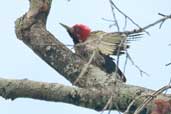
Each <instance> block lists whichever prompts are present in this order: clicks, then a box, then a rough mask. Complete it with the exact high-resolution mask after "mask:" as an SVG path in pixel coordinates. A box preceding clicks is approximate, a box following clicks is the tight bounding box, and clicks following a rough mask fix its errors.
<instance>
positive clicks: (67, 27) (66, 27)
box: [59, 23, 71, 30]
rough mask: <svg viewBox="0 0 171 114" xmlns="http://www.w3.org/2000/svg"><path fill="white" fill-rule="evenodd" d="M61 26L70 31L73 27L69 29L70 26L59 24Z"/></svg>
mask: <svg viewBox="0 0 171 114" xmlns="http://www.w3.org/2000/svg"><path fill="white" fill-rule="evenodd" d="M59 24H60V25H61V26H63V27H64V28H65V29H66V30H70V29H71V27H69V26H68V25H65V24H63V23H59Z"/></svg>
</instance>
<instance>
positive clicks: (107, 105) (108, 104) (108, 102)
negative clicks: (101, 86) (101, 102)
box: [101, 96, 113, 114]
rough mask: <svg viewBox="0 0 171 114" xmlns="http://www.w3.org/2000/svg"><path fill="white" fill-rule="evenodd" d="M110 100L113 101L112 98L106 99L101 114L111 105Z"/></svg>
mask: <svg viewBox="0 0 171 114" xmlns="http://www.w3.org/2000/svg"><path fill="white" fill-rule="evenodd" d="M112 99H113V97H112V96H111V97H110V98H109V99H108V101H107V103H106V105H105V106H104V108H103V110H102V113H103V112H104V111H105V110H106V109H107V108H108V107H109V106H110V105H111V102H112ZM102 113H101V114H102Z"/></svg>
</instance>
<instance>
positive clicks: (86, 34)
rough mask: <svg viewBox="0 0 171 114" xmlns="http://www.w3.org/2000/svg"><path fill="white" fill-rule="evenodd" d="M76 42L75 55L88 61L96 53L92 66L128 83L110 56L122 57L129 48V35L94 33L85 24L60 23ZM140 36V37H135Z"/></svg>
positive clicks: (121, 33) (122, 33)
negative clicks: (71, 25) (113, 74)
mask: <svg viewBox="0 0 171 114" xmlns="http://www.w3.org/2000/svg"><path fill="white" fill-rule="evenodd" d="M60 25H62V26H63V27H64V28H65V29H66V30H67V32H68V33H69V35H70V37H71V38H72V40H73V42H74V49H75V53H76V54H77V55H79V56H80V57H81V58H82V59H84V60H86V61H88V60H89V59H90V57H91V55H92V53H93V51H96V53H95V56H94V58H93V60H92V64H93V65H95V66H97V67H99V68H100V69H101V70H103V71H105V72H106V73H108V74H111V73H115V72H116V73H117V75H116V76H117V77H116V78H117V79H119V80H121V81H123V82H126V77H125V75H124V74H123V73H122V71H121V70H120V69H119V68H118V67H117V65H116V64H115V62H114V59H113V58H112V57H110V55H121V54H123V53H124V51H125V50H126V49H127V48H129V45H128V41H129V40H128V39H127V37H128V35H127V34H125V33H124V32H113V33H106V32H103V31H92V32H91V29H90V28H89V27H88V26H86V25H83V24H76V25H74V26H73V27H69V26H67V25H65V24H62V23H60ZM134 36H138V35H134Z"/></svg>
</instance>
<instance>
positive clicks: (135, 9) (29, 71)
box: [0, 0, 171, 114]
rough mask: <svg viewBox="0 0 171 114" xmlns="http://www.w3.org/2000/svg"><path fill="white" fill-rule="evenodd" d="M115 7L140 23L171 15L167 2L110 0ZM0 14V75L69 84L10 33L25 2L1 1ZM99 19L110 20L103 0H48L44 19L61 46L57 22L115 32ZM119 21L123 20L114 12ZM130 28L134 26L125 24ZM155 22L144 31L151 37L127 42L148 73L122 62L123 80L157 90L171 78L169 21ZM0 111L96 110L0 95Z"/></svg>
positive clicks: (63, 37) (55, 113)
mask: <svg viewBox="0 0 171 114" xmlns="http://www.w3.org/2000/svg"><path fill="white" fill-rule="evenodd" d="M115 1H116V2H117V5H118V7H119V8H120V9H121V10H122V11H123V12H125V13H126V14H127V15H128V16H130V17H131V18H132V19H134V21H136V22H137V23H138V24H139V25H140V26H142V27H143V26H145V25H147V24H150V23H152V22H154V21H155V20H157V19H159V18H161V17H160V16H158V15H157V14H158V13H159V12H160V13H164V14H168V15H169V14H170V13H171V6H170V4H171V1H170V0H127V1H126V0H115ZM1 4H2V5H1V7H0V12H1V18H0V20H1V21H0V25H1V27H0V32H1V38H0V52H1V56H0V77H2V78H9V79H24V78H27V79H30V80H35V81H44V82H54V83H55V82H56V83H61V84H65V85H71V84H70V83H69V82H68V81H67V80H65V79H64V78H63V77H62V76H60V75H59V74H58V73H57V72H56V71H54V70H53V69H52V68H51V67H50V66H49V65H47V64H46V63H45V62H44V61H42V60H41V59H40V58H39V57H38V56H37V55H35V54H34V53H33V52H32V50H30V49H29V48H28V47H27V46H25V44H24V43H22V42H21V41H19V40H18V39H17V38H16V36H15V32H14V21H15V20H16V18H18V17H20V16H21V15H23V14H24V13H25V12H26V11H27V10H28V6H29V4H28V1H26V0H25V1H24V0H11V1H9V0H6V1H5V0H3V1H1ZM102 18H107V19H112V13H111V9H110V5H109V2H108V0H71V2H68V1H67V0H53V3H52V8H51V12H50V15H49V18H48V23H47V28H48V30H49V31H51V32H52V33H53V34H54V35H55V36H56V37H57V38H58V39H59V40H60V41H62V42H63V43H64V44H72V40H71V39H70V37H69V36H68V34H67V33H66V31H65V30H64V29H63V28H62V27H61V26H60V25H59V22H63V23H65V24H68V25H73V24H75V23H83V24H87V25H88V26H89V27H90V28H91V29H92V30H104V31H114V30H116V29H115V28H109V27H108V26H109V24H110V23H109V22H107V21H104V20H102ZM118 20H119V23H120V25H122V26H123V23H124V19H123V17H122V16H121V15H119V16H118ZM128 27H129V30H132V29H133V28H135V26H132V25H131V24H130V23H128ZM158 27H159V26H155V27H153V28H151V29H149V30H148V31H149V32H150V34H151V36H148V35H144V37H143V38H142V39H140V40H138V41H136V42H132V43H131V48H130V49H129V54H130V55H131V56H132V58H133V60H134V62H135V63H136V64H137V65H138V66H139V67H141V68H142V69H143V70H144V71H146V72H147V73H149V74H150V76H146V75H144V76H143V77H141V76H140V75H139V71H138V70H137V69H136V68H135V67H134V66H132V65H131V64H130V62H129V64H128V66H127V70H126V74H125V75H126V77H127V80H128V82H127V83H128V84H133V85H139V86H143V87H148V88H151V89H159V88H160V87H162V86H164V85H166V84H167V83H168V82H169V79H170V77H171V66H169V67H166V66H165V64H167V63H169V62H171V53H170V50H171V46H168V44H169V43H171V34H170V33H171V20H168V21H166V22H165V23H164V25H163V26H162V29H158ZM124 60H125V57H124V56H122V57H121V62H120V67H121V69H122V68H123V63H124ZM0 107H1V113H2V114H20V113H26V114H27V113H28V114H29V113H41V114H46V113H49V114H68V113H70V114H87V113H88V114H100V113H99V112H96V111H94V110H90V109H86V108H80V107H77V106H74V105H69V104H64V103H54V102H46V101H39V100H32V99H25V98H23V99H21V98H19V99H16V100H14V101H11V100H4V99H3V98H1V97H0Z"/></svg>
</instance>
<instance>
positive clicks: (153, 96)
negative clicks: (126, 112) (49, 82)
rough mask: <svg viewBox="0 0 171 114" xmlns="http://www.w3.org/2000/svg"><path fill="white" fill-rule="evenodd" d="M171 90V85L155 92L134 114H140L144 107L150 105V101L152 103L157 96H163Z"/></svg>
mask: <svg viewBox="0 0 171 114" xmlns="http://www.w3.org/2000/svg"><path fill="white" fill-rule="evenodd" d="M169 88H171V86H170V85H166V86H164V87H162V88H161V89H159V90H157V91H155V92H154V93H153V94H152V95H151V96H150V97H148V98H147V99H145V100H144V102H143V103H142V105H140V106H139V107H138V108H137V109H136V110H135V112H134V114H139V113H140V112H141V111H142V110H143V109H144V107H145V106H146V105H147V104H148V103H150V101H152V100H153V99H154V98H155V97H156V96H157V95H159V94H161V93H162V92H163V91H165V90H167V89H169Z"/></svg>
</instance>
